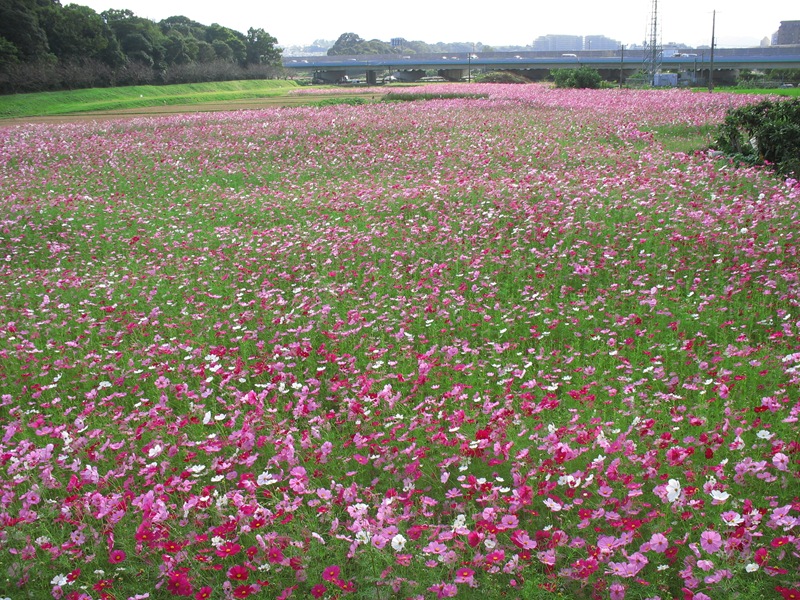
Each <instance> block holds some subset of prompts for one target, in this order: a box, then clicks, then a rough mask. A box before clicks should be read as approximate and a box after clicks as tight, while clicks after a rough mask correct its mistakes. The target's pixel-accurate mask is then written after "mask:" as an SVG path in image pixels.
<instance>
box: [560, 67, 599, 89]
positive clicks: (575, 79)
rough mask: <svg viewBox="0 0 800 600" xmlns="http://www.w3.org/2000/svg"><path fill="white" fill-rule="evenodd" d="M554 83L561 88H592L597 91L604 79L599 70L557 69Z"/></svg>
mask: <svg viewBox="0 0 800 600" xmlns="http://www.w3.org/2000/svg"><path fill="white" fill-rule="evenodd" d="M553 81H555V84H556V87H560V88H591V89H597V88H599V87H600V83H601V82H602V81H603V78H602V77H600V73H598V72H597V69H592V68H591V67H580V68H578V69H557V70H555V71H553Z"/></svg>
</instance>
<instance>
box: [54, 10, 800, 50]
mask: <svg viewBox="0 0 800 600" xmlns="http://www.w3.org/2000/svg"><path fill="white" fill-rule="evenodd" d="M69 1H70V0H68V1H67V2H64V3H65V4H67V3H69ZM74 3H75V4H81V5H84V6H89V7H91V8H93V9H94V10H96V11H97V12H102V11H104V10H107V9H109V8H113V9H129V10H131V11H133V12H134V13H135V14H136V15H137V16H139V17H145V18H148V19H152V20H154V21H160V20H161V19H165V18H167V17H171V16H176V15H183V16H185V17H188V18H190V19H192V20H194V21H198V22H200V23H203V24H205V25H210V24H212V23H219V24H220V25H223V26H225V27H230V28H231V29H235V30H237V31H241V32H242V33H245V32H246V31H247V29H248V28H250V27H256V28H259V27H260V28H263V29H264V30H266V31H267V32H268V33H270V34H271V35H273V36H274V37H275V38H277V40H278V43H279V44H280V45H281V46H292V45H309V44H311V43H312V42H314V41H315V40H319V39H324V40H332V41H335V40H336V39H337V38H338V37H339V36H340V35H341V34H342V33H346V32H352V33H356V34H358V35H360V36H361V37H363V38H365V39H379V40H382V41H387V42H388V41H389V40H390V39H391V38H394V37H403V38H405V39H407V40H419V41H423V42H426V43H429V44H434V43H437V42H473V43H482V44H485V45H490V46H513V45H518V46H527V45H531V44H533V41H534V40H535V39H536V38H537V37H540V36H545V35H576V36H593V35H602V36H607V37H609V38H613V39H617V40H620V42H621V43H623V44H626V45H629V44H641V43H642V42H643V41H644V40H645V39H646V38H647V37H648V35H649V31H648V26H649V23H650V11H651V5H652V2H651V0H622V1H618V2H615V3H613V5H611V4H609V3H604V2H597V1H596V0H571V1H570V2H527V3H522V2H502V1H501V2H494V3H492V4H491V5H487V6H481V7H480V9H479V10H470V9H469V8H468V7H467V6H466V5H465V4H464V2H463V0H462V1H458V2H456V1H451V0H440V1H439V2H436V3H432V2H429V1H427V0H405V1H404V2H403V3H402V5H395V4H390V5H388V6H387V7H386V8H384V7H381V8H376V5H375V4H374V2H371V1H370V2H368V1H367V0H349V1H346V2H338V3H337V2H331V1H330V0H325V1H323V0H306V1H305V2H303V3H300V4H298V3H294V2H287V3H269V4H266V3H263V4H254V3H252V2H251V1H250V0H226V1H225V2H208V3H206V2H203V3H197V2H194V1H191V0H74ZM788 4H789V3H786V2H774V1H773V2H771V1H767V2H762V3H760V4H759V5H758V6H757V8H754V4H753V3H752V2H751V1H749V0H748V1H745V0H726V1H725V2H722V1H720V0H661V1H660V2H659V13H660V15H659V28H660V30H661V38H662V42H663V43H665V44H666V43H669V42H676V43H683V44H687V45H689V46H699V45H709V44H710V43H711V20H712V11H713V10H715V9H716V10H717V27H716V37H717V40H716V41H717V45H718V46H720V47H737V46H742V47H746V46H758V45H759V44H760V43H761V40H763V39H764V38H765V37H767V38H771V37H772V35H773V34H774V33H775V32H776V31H777V30H778V27H779V26H780V22H781V21H789V20H797V19H800V9H797V8H792V9H790V8H789V6H788Z"/></svg>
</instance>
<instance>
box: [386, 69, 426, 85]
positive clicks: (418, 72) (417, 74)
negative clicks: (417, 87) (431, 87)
mask: <svg viewBox="0 0 800 600" xmlns="http://www.w3.org/2000/svg"><path fill="white" fill-rule="evenodd" d="M392 77H394V78H395V79H397V81H409V82H413V81H419V80H420V79H422V78H423V77H425V71H423V70H422V69H412V70H411V71H395V72H394V73H392Z"/></svg>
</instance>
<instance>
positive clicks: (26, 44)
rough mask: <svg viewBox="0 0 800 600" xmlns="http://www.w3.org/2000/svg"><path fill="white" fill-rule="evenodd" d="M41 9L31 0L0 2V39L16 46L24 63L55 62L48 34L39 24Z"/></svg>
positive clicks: (5, 0) (4, 0)
mask: <svg viewBox="0 0 800 600" xmlns="http://www.w3.org/2000/svg"><path fill="white" fill-rule="evenodd" d="M39 9H40V7H39V6H38V5H37V4H36V3H35V2H32V1H30V0H3V1H2V2H0V37H3V38H5V39H6V40H7V41H9V42H11V43H12V44H13V45H14V47H15V48H16V49H17V54H18V56H19V57H20V59H22V60H23V61H34V60H48V61H52V60H53V55H52V54H51V53H50V46H49V45H48V43H47V33H46V32H45V30H44V28H42V26H41V23H40V22H39V15H38V11H39Z"/></svg>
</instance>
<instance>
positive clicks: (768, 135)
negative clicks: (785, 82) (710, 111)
mask: <svg viewBox="0 0 800 600" xmlns="http://www.w3.org/2000/svg"><path fill="white" fill-rule="evenodd" d="M716 147H717V148H718V149H719V150H721V151H722V152H724V153H725V154H727V155H728V156H731V157H732V158H734V159H736V160H738V161H741V162H743V163H746V164H750V165H763V164H769V165H771V166H772V167H773V168H774V169H775V170H776V171H778V172H779V173H781V174H782V175H791V174H795V175H798V174H800V98H793V99H791V100H764V101H762V102H759V103H758V104H753V105H751V106H743V107H741V108H737V109H734V110H731V111H728V114H727V115H726V117H725V121H724V122H723V123H722V124H721V125H720V126H719V130H718V134H717V140H716Z"/></svg>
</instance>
